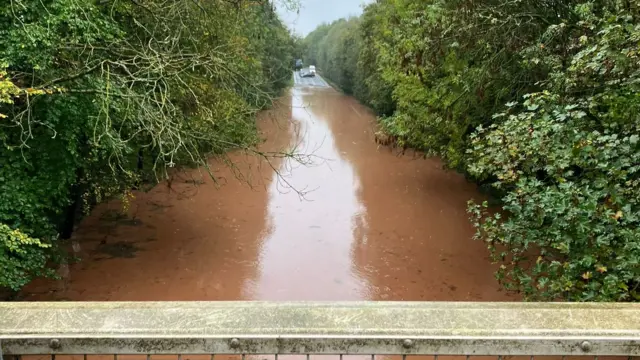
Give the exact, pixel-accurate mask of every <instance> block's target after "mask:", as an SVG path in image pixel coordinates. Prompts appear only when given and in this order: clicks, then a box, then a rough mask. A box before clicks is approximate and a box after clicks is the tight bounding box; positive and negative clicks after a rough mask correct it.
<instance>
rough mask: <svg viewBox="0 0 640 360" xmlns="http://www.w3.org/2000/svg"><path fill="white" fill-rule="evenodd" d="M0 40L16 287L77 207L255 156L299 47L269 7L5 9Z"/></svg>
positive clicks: (194, 4) (9, 252)
mask: <svg viewBox="0 0 640 360" xmlns="http://www.w3.org/2000/svg"><path fill="white" fill-rule="evenodd" d="M284 4H285V5H288V6H294V5H295V4H294V2H293V1H289V0H287V1H285V2H284ZM0 34H1V35H0V118H1V119H0V121H2V125H3V126H2V127H1V128H0V142H2V147H1V148H0V159H1V161H0V226H1V227H0V249H2V253H1V254H0V268H2V269H3V270H5V271H6V274H13V275H7V277H3V278H0V286H9V287H12V288H15V287H19V286H21V285H23V284H24V283H26V281H28V279H29V278H30V277H31V276H35V275H39V274H42V273H43V269H42V267H43V266H44V264H45V263H46V262H47V261H48V256H49V254H50V252H49V251H48V249H54V248H55V247H54V246H52V245H54V243H55V240H56V239H57V238H58V237H59V236H60V235H61V236H62V237H66V236H69V235H70V232H71V230H72V228H73V224H74V222H76V221H77V217H76V214H78V213H81V212H82V210H83V209H84V210H85V211H87V210H89V209H90V208H91V207H92V206H93V205H94V204H96V203H98V202H100V201H102V200H104V199H106V198H109V197H112V196H116V195H119V194H122V193H123V192H126V191H129V189H131V187H132V186H135V185H136V184H138V183H139V182H140V181H141V180H150V179H151V180H154V181H155V180H157V179H162V178H164V177H166V176H167V175H168V172H169V170H170V168H173V167H176V166H191V165H203V166H206V161H205V159H206V158H207V157H208V156H209V155H215V154H223V153H224V152H225V151H226V150H228V149H231V148H236V147H245V148H246V147H250V146H252V145H253V144H254V143H255V142H256V140H257V134H256V131H255V122H254V115H255V113H256V112H257V111H259V110H260V109H262V108H264V107H267V106H269V105H270V104H271V102H272V99H273V98H274V97H275V96H277V95H279V94H280V92H281V91H282V90H283V89H284V88H285V87H286V86H288V84H289V83H290V77H291V65H290V64H291V62H292V59H293V58H292V55H293V48H294V41H293V39H292V37H291V36H290V34H289V31H288V30H287V29H286V27H285V26H284V25H283V24H282V23H281V21H280V20H279V19H278V17H277V15H276V12H275V5H274V4H273V3H272V2H271V1H267V0H238V1H233V2H231V1H225V0H212V1H192V0H172V1H160V0H145V1H121V0H107V1H104V0H102V1H81V0H12V1H10V2H6V3H3V4H2V5H0ZM17 229H19V233H18V234H16V233H14V231H18V230H17ZM16 239H18V240H19V241H18V240H16ZM16 244H19V245H16ZM29 259H31V260H29Z"/></svg>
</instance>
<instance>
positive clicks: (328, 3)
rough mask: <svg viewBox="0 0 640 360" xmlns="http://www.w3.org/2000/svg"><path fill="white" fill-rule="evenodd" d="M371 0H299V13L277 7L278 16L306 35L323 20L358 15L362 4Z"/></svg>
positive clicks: (328, 20)
mask: <svg viewBox="0 0 640 360" xmlns="http://www.w3.org/2000/svg"><path fill="white" fill-rule="evenodd" d="M371 1H372V0H300V2H301V9H300V14H296V13H295V12H288V11H285V10H284V9H282V8H281V9H279V13H280V17H281V18H282V20H283V21H284V22H285V24H287V25H288V26H289V27H290V28H292V29H293V30H294V31H295V32H296V34H298V35H301V36H306V35H307V34H309V33H310V32H311V31H313V29H315V28H316V27H317V26H318V25H320V24H322V23H323V22H331V21H333V20H338V19H340V18H344V17H348V16H349V15H360V13H362V4H364V3H369V2H371Z"/></svg>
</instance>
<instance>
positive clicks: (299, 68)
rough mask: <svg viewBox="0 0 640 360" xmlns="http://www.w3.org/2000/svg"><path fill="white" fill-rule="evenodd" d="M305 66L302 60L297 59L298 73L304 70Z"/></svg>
mask: <svg viewBox="0 0 640 360" xmlns="http://www.w3.org/2000/svg"><path fill="white" fill-rule="evenodd" d="M303 66H304V65H303V63H302V59H297V60H296V64H295V66H294V68H295V70H296V71H299V70H301V69H302V67H303Z"/></svg>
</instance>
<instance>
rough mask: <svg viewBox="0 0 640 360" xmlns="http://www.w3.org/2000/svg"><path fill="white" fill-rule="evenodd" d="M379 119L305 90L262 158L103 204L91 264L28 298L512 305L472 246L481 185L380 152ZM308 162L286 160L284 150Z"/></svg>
mask: <svg viewBox="0 0 640 360" xmlns="http://www.w3.org/2000/svg"><path fill="white" fill-rule="evenodd" d="M374 125H375V118H374V116H373V115H372V113H371V112H370V111H369V110H368V109H367V108H365V107H363V106H361V105H360V104H359V103H358V102H357V101H355V100H354V99H352V98H350V97H348V96H345V95H342V94H340V93H339V92H337V91H335V90H333V89H331V88H329V87H326V86H305V85H304V84H299V83H298V84H297V86H296V87H294V88H293V89H292V90H291V92H290V94H289V95H288V96H285V97H283V99H282V100H281V103H280V104H278V105H277V106H276V107H275V108H274V109H272V110H270V111H267V112H264V113H263V114H261V117H260V119H259V126H260V129H261V132H262V134H263V137H264V138H265V139H266V141H265V142H264V144H262V145H261V146H260V149H261V151H264V152H266V153H268V154H269V155H275V156H272V157H270V158H269V160H265V159H264V158H261V157H260V156H255V155H254V154H249V153H244V152H236V153H233V154H231V155H230V160H232V161H233V163H234V164H235V166H234V167H232V168H230V167H228V166H225V165H224V164H223V163H221V162H220V161H218V160H212V164H211V166H212V167H213V168H214V174H215V177H216V180H217V182H218V184H217V185H215V184H214V182H213V181H212V180H211V178H210V177H209V175H208V174H206V172H204V171H199V170H189V171H185V172H180V173H179V174H176V177H175V178H174V180H173V181H172V183H171V187H168V186H167V185H165V184H161V185H158V186H156V187H155V188H154V189H152V190H151V191H149V192H147V193H143V192H139V193H136V194H135V195H136V197H135V200H134V201H133V202H132V204H131V207H130V209H129V217H128V218H124V219H122V218H118V216H117V214H118V212H119V211H120V210H121V209H122V205H121V204H120V203H119V202H117V201H112V202H110V203H107V204H103V205H102V206H99V207H98V208H97V209H95V211H94V212H93V214H92V215H91V216H90V217H88V218H87V219H85V220H84V221H83V223H82V224H81V225H80V226H79V228H78V230H77V231H76V233H75V235H74V239H73V240H74V243H75V246H74V249H75V250H76V251H77V255H78V256H79V257H80V258H81V259H82V261H80V262H78V263H75V264H71V265H70V266H69V267H68V268H65V267H63V271H62V273H63V275H66V276H65V277H64V278H63V279H62V280H58V281H37V282H35V283H34V284H33V285H32V286H30V287H29V288H28V289H26V291H25V293H24V294H23V299H24V300H83V301H84V300H87V301H88V300H93V301H101V300H121V301H125V300H129V301H135V300H423V301H424V300H436V301H440V300H480V301H495V300H509V299H510V298H509V296H507V295H506V294H505V293H504V292H501V291H500V290H499V286H498V284H497V283H496V281H495V280H494V278H493V270H494V269H493V267H492V266H491V265H490V261H489V259H488V253H487V250H486V249H485V246H484V244H482V243H481V242H476V241H473V240H472V238H471V237H472V235H473V229H472V227H471V226H470V224H469V221H468V217H467V214H466V212H465V209H466V202H467V200H469V199H471V198H479V197H480V195H479V194H478V192H477V191H476V188H475V186H474V185H473V184H470V183H468V182H466V181H465V179H464V178H463V177H462V176H460V175H459V174H456V173H454V172H449V171H445V170H442V168H441V163H440V162H439V161H438V160H436V159H423V158H422V157H419V156H413V155H412V154H406V155H399V154H398V153H397V152H395V151H393V150H391V149H389V148H386V147H378V146H377V145H376V144H375V142H374V136H373V134H374ZM286 149H293V151H294V152H296V153H297V154H298V155H297V156H295V157H294V158H283V157H281V156H278V155H279V151H284V150H286Z"/></svg>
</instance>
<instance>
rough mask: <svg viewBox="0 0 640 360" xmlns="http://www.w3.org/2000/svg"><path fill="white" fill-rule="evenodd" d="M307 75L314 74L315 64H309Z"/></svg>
mask: <svg viewBox="0 0 640 360" xmlns="http://www.w3.org/2000/svg"><path fill="white" fill-rule="evenodd" d="M309 75H311V76H316V66H315V65H309Z"/></svg>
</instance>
